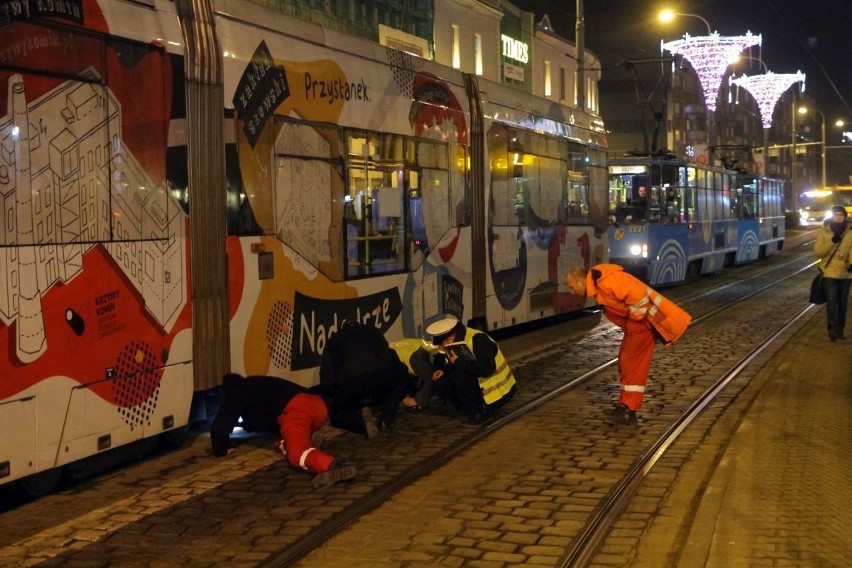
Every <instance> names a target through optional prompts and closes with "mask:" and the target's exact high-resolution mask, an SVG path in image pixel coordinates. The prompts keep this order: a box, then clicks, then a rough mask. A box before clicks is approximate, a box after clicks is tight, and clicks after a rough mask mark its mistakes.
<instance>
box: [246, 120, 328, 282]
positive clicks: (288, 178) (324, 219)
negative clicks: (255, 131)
mask: <svg viewBox="0 0 852 568" xmlns="http://www.w3.org/2000/svg"><path fill="white" fill-rule="evenodd" d="M274 149H275V150H274V151H275V169H274V178H273V194H272V201H273V203H271V204H270V203H268V202H267V203H266V205H267V206H268V207H269V208H270V209H272V210H273V211H274V215H275V217H274V222H275V233H276V235H278V237H279V238H280V239H281V240H282V241H284V242H285V243H287V246H289V247H291V248H293V249H294V250H295V251H296V252H297V253H298V254H299V255H300V256H302V257H303V258H304V259H305V260H307V261H308V262H309V263H310V264H311V265H313V266H317V267H320V268H322V269H323V270H326V271H328V272H329V273H330V276H332V277H337V278H340V276H341V274H340V269H339V268H337V265H336V263H333V262H332V258H333V256H334V251H333V248H335V246H339V245H337V242H336V240H332V239H331V238H330V235H331V234H332V232H333V231H332V227H334V226H337V222H336V221H335V219H337V218H339V216H340V215H341V214H342V212H340V211H332V208H331V207H329V203H337V202H338V200H332V195H340V194H341V193H342V192H343V186H344V182H343V175H342V174H343V172H342V167H341V161H340V155H341V149H342V143H341V133H340V131H338V130H336V129H331V128H324V127H314V126H311V125H307V124H297V123H292V122H282V123H281V127H280V129H279V130H278V134H277V137H276V139H275V146H274ZM253 204H258V205H261V206H262V205H263V204H264V203H263V201H262V200H259V199H258V196H255V200H254V201H253Z"/></svg>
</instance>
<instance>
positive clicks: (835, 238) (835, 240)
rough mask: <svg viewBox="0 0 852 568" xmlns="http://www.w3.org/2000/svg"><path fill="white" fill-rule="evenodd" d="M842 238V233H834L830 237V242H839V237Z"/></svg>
mask: <svg viewBox="0 0 852 568" xmlns="http://www.w3.org/2000/svg"><path fill="white" fill-rule="evenodd" d="M842 238H843V235H842V234H840V235H834V236H833V237H831V242H833V243H839V242H840V239H842Z"/></svg>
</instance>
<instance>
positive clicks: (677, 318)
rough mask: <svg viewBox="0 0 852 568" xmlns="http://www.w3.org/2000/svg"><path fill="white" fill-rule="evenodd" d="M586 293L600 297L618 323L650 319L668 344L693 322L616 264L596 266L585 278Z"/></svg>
mask: <svg viewBox="0 0 852 568" xmlns="http://www.w3.org/2000/svg"><path fill="white" fill-rule="evenodd" d="M596 276H597V277H596ZM586 293H587V294H588V295H589V296H595V297H596V298H597V302H598V303H599V304H600V305H602V306H603V307H604V313H606V315H607V317H609V318H610V319H612V320H613V321H614V322H615V323H618V321H617V320H619V319H621V320H622V321H623V320H624V318H630V319H632V320H636V321H642V320H647V321H648V323H650V324H651V325H652V326H653V327H654V329H655V330H657V332H658V333H659V334H660V335H661V336H662V337H663V339H664V341H665V344H666V345H670V344H672V343H674V342H675V341H677V340H678V338H680V336H681V335H683V332H685V331H686V328H687V327H688V326H689V322H690V321H692V316H690V315H689V314H688V313H686V312H685V311H684V310H683V309H681V308H680V307H679V306H678V305H677V304H675V303H674V302H672V301H671V300H668V299H666V298H665V297H663V295H662V294H660V293H659V292H657V291H656V290H654V289H653V288H651V287H650V286H648V285H647V284H645V283H644V282H642V281H641V280H639V279H638V278H635V277H634V276H631V275H630V274H627V273H626V272H624V269H623V268H622V267H621V266H618V265H616V264H598V265H595V266H593V267H592V268H591V269H590V270H589V273H588V275H587V276H586Z"/></svg>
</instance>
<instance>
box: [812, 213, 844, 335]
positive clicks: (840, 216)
mask: <svg viewBox="0 0 852 568" xmlns="http://www.w3.org/2000/svg"><path fill="white" fill-rule="evenodd" d="M814 255H816V256H817V257H819V259H820V266H819V269H820V271H821V272H822V276H823V278H822V286H823V290H824V292H825V313H826V318H827V320H828V338H829V339H830V340H831V341H837V340H838V339H845V336H844V334H843V329H844V327H845V326H846V310H847V308H848V306H849V289H850V288H852V256H850V255H852V228H850V225H849V222H848V219H847V213H846V209H845V208H844V207H843V206H842V205H835V206H834V207H832V208H831V218H830V219H828V220H826V221H825V222H824V223H823V225H822V228H821V229H819V230H818V231H817V238H816V243H815V244H814Z"/></svg>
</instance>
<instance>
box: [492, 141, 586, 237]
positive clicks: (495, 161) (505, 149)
mask: <svg viewBox="0 0 852 568" xmlns="http://www.w3.org/2000/svg"><path fill="white" fill-rule="evenodd" d="M487 138H488V142H487V143H488V151H489V159H490V164H489V165H490V171H491V188H490V189H491V207H492V210H491V219H492V224H493V225H495V226H500V225H502V226H513V225H521V226H530V227H541V226H549V225H553V224H555V223H558V222H561V223H585V222H588V213H589V206H588V176H587V175H586V173H585V171H584V170H585V169H587V168H586V166H585V162H584V160H583V156H582V153H581V152H579V151H575V150H577V149H575V148H573V147H572V146H570V145H569V144H568V143H566V142H563V141H560V140H558V139H555V138H550V137H547V136H544V135H541V134H537V133H532V132H525V131H518V130H513V129H510V128H507V127H505V126H503V125H499V124H494V125H492V127H491V128H490V129H489V132H488V137H487ZM575 154H577V156H575ZM574 162H577V163H580V164H583V165H582V166H581V167H577V168H576V169H574V166H573V164H574ZM581 168H582V169H581Z"/></svg>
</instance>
